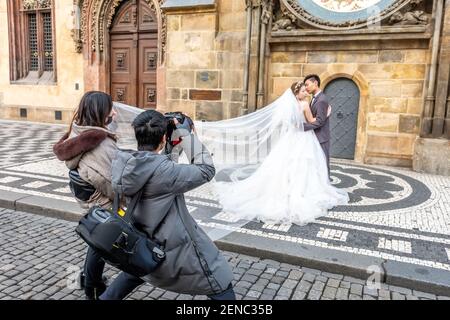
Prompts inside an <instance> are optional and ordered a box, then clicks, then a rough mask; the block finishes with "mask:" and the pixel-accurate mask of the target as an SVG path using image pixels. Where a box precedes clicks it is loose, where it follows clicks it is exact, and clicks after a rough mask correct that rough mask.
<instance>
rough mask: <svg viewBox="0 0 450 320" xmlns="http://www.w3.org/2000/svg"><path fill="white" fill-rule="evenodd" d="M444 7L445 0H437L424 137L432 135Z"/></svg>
mask: <svg viewBox="0 0 450 320" xmlns="http://www.w3.org/2000/svg"><path fill="white" fill-rule="evenodd" d="M443 9H444V0H437V2H436V17H435V21H434V36H433V45H432V51H431V68H430V74H429V79H428V91H427V97H426V99H425V108H424V112H423V123H422V130H421V134H420V135H421V136H422V137H427V136H430V134H431V131H432V124H433V114H434V106H435V100H436V96H435V89H436V74H437V65H438V57H439V42H440V39H441V27H442V16H443Z"/></svg>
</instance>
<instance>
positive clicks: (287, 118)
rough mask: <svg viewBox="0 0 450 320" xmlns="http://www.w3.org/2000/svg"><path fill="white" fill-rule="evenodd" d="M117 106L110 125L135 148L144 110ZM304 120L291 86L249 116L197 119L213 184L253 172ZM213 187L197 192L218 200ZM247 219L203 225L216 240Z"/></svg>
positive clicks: (125, 143)
mask: <svg viewBox="0 0 450 320" xmlns="http://www.w3.org/2000/svg"><path fill="white" fill-rule="evenodd" d="M114 109H115V111H116V112H117V116H116V118H115V120H114V122H113V123H112V124H111V125H110V129H111V130H113V131H114V132H115V133H116V134H117V136H118V144H119V146H120V147H123V148H128V149H135V148H136V140H135V138H134V131H133V128H132V127H131V123H132V122H133V120H134V118H135V117H136V116H137V115H138V114H139V113H141V112H143V111H144V110H142V109H138V108H135V107H131V106H128V105H125V104H121V103H117V102H115V103H114ZM303 122H304V116H303V112H302V110H300V105H299V102H298V101H297V99H296V97H295V96H294V94H293V92H292V90H291V89H288V90H286V91H285V92H284V94H283V95H282V96H280V97H279V98H278V99H277V100H275V101H274V102H272V103H271V104H269V105H268V106H266V107H264V108H262V109H260V110H258V111H256V112H254V113H251V114H248V115H245V116H241V117H238V118H234V119H228V120H222V121H214V122H207V121H201V120H197V121H194V126H195V131H196V134H197V135H198V137H199V139H200V140H201V141H202V142H203V144H204V145H205V146H206V147H207V148H208V150H209V151H210V152H211V154H212V156H213V160H214V164H215V166H216V177H215V179H214V180H213V182H212V184H214V183H215V181H220V182H224V181H238V180H242V179H245V178H247V177H248V176H250V175H251V174H252V173H253V172H254V171H255V170H256V169H257V167H258V166H259V165H260V164H261V163H262V162H263V161H264V159H265V158H266V157H267V156H268V154H269V153H270V152H271V150H272V149H273V148H274V147H275V146H276V144H277V143H278V142H279V141H280V139H283V136H284V135H285V134H286V133H287V132H288V131H289V130H292V129H293V128H295V130H303ZM180 162H187V159H186V158H185V159H184V161H183V157H180ZM212 189H213V188H212V187H211V186H210V184H209V185H207V186H202V187H200V190H195V191H194V192H193V194H194V196H195V197H200V198H205V199H207V200H208V201H210V200H217V199H215V196H214V191H213V190H212ZM223 215H226V213H222V216H223ZM194 217H195V214H194ZM245 223H247V221H242V220H241V221H231V223H230V221H228V223H226V225H223V224H221V223H220V222H219V223H212V224H211V222H208V223H207V224H203V225H202V226H203V227H204V229H205V230H206V231H207V233H208V235H209V236H210V237H211V238H212V239H213V240H216V239H219V238H221V237H224V236H225V235H227V234H228V233H230V232H232V231H233V230H235V228H239V227H241V226H242V225H244V224H245ZM221 225H222V227H220V226H221ZM208 226H210V227H208ZM218 226H219V227H218Z"/></svg>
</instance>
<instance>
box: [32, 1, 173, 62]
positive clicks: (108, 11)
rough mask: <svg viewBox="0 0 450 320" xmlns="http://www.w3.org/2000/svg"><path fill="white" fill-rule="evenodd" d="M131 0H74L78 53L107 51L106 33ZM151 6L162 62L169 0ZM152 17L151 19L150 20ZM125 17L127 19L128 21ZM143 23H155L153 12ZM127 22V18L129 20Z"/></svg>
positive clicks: (130, 18)
mask: <svg viewBox="0 0 450 320" xmlns="http://www.w3.org/2000/svg"><path fill="white" fill-rule="evenodd" d="M46 1H50V0H28V2H39V3H40V2H46ZM126 1H127V0H74V10H73V13H72V15H73V20H74V22H73V25H74V28H73V30H72V38H73V40H74V42H75V49H76V51H77V52H82V51H83V48H85V47H87V50H89V52H100V53H103V52H104V50H105V38H106V34H107V33H108V32H109V29H110V28H111V23H112V21H113V18H114V16H115V14H116V12H117V9H118V8H119V7H120V6H121V5H122V3H123V2H126ZM145 1H146V2H147V3H148V5H149V6H150V8H151V10H152V12H153V14H154V15H155V16H156V17H157V20H158V21H157V23H158V34H159V39H158V48H159V55H158V59H159V61H158V65H162V64H163V63H164V57H165V50H166V35H167V31H166V29H167V28H166V16H165V14H163V12H162V10H161V5H162V4H163V3H164V1H165V0H145ZM135 18H136V17H135V16H129V17H124V19H125V20H127V19H129V20H130V21H131V20H132V19H135ZM149 19H150V20H149ZM125 20H124V21H125ZM143 20H144V21H143V22H146V23H148V22H152V18H151V17H150V15H147V16H145V17H144V18H143ZM125 22H126V21H125Z"/></svg>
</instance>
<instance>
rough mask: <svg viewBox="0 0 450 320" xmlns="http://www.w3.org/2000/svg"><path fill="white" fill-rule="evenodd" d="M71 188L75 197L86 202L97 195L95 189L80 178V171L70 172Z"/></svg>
mask: <svg viewBox="0 0 450 320" xmlns="http://www.w3.org/2000/svg"><path fill="white" fill-rule="evenodd" d="M69 187H70V191H72V194H73V195H74V197H75V198H77V199H79V200H81V201H84V202H86V201H88V200H89V199H90V198H91V196H92V195H93V194H94V193H95V188H94V187H93V186H92V185H91V184H89V183H88V182H86V181H84V180H83V179H82V178H81V177H80V174H79V173H78V170H70V171H69Z"/></svg>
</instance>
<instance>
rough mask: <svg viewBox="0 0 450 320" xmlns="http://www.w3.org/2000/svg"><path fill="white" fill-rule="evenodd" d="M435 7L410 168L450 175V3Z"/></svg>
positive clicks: (440, 2)
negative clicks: (425, 88) (418, 130)
mask: <svg viewBox="0 0 450 320" xmlns="http://www.w3.org/2000/svg"><path fill="white" fill-rule="evenodd" d="M435 5H436V7H435V15H434V16H435V19H436V20H435V30H434V39H433V45H432V61H431V66H430V76H429V85H428V91H427V97H426V101H425V109H424V113H423V120H422V131H421V136H420V138H418V139H417V140H416V143H415V145H414V155H413V169H414V170H415V171H419V172H427V173H433V174H441V175H450V111H449V101H450V85H449V82H450V1H449V0H446V1H445V6H444V0H437V1H436V3H435ZM444 10H445V11H444ZM442 26H443V27H442ZM441 30H442V37H441Z"/></svg>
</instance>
